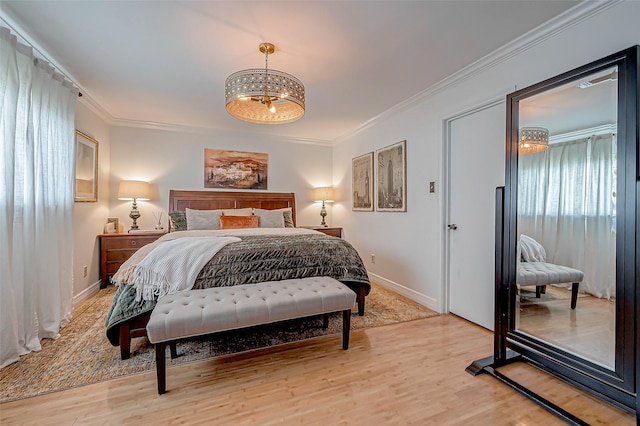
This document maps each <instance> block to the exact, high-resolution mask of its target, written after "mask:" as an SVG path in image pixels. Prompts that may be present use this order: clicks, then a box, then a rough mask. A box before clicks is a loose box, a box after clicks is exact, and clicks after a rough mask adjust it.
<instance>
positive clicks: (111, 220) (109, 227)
mask: <svg viewBox="0 0 640 426" xmlns="http://www.w3.org/2000/svg"><path fill="white" fill-rule="evenodd" d="M118 226H120V221H119V220H118V218H117V217H108V218H107V224H106V226H105V227H104V233H105V234H117V233H118Z"/></svg>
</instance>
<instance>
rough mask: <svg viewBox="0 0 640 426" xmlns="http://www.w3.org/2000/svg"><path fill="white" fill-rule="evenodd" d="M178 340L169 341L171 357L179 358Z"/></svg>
mask: <svg viewBox="0 0 640 426" xmlns="http://www.w3.org/2000/svg"><path fill="white" fill-rule="evenodd" d="M176 345H177V344H176V342H171V343H169V349H170V351H171V359H175V358H178V349H177V348H176Z"/></svg>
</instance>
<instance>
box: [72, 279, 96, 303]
mask: <svg viewBox="0 0 640 426" xmlns="http://www.w3.org/2000/svg"><path fill="white" fill-rule="evenodd" d="M99 291H100V280H98V281H96V282H95V283H93V284H91V285H90V286H89V287H87V288H85V289H84V290H82V291H81V292H80V293H78V294H76V295H75V296H73V299H72V301H73V306H75V305H77V304H78V303H80V302H84V301H85V300H87V299H88V298H90V297H91V296H93V295H94V294H96V293H97V292H99Z"/></svg>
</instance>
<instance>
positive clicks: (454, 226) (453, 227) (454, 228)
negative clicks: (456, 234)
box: [448, 223, 458, 231]
mask: <svg viewBox="0 0 640 426" xmlns="http://www.w3.org/2000/svg"><path fill="white" fill-rule="evenodd" d="M448 228H449V229H450V230H451V231H455V230H456V229H458V225H456V224H455V223H452V224H451V225H449V226H448Z"/></svg>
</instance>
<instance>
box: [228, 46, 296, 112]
mask: <svg viewBox="0 0 640 426" xmlns="http://www.w3.org/2000/svg"><path fill="white" fill-rule="evenodd" d="M259 48H260V52H262V53H264V69H247V70H242V71H238V72H236V73H233V74H231V75H230V76H229V77H227V80H226V81H225V100H226V105H227V112H228V113H229V114H231V115H232V116H234V117H235V118H238V119H240V120H244V121H248V122H250V123H257V124H284V123H291V122H294V121H296V120H298V119H300V118H302V116H303V115H304V102H305V99H304V84H302V82H301V81H300V80H298V79H297V78H296V77H294V76H292V75H291V74H287V73H285V72H282V71H276V70H270V69H269V55H270V54H273V53H274V52H275V50H276V49H275V46H274V45H273V44H271V43H260V46H259Z"/></svg>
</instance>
